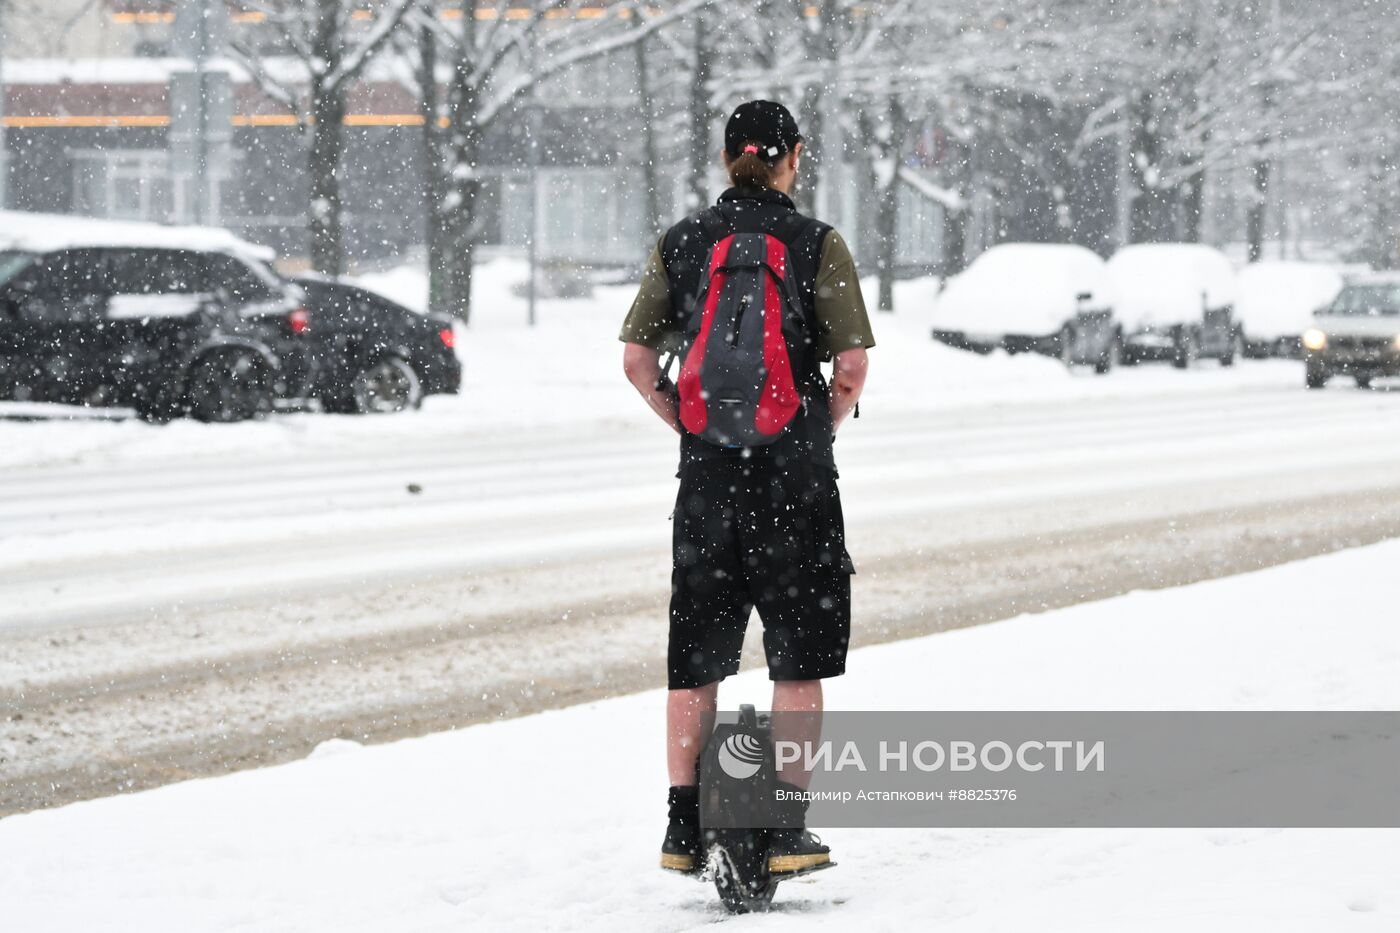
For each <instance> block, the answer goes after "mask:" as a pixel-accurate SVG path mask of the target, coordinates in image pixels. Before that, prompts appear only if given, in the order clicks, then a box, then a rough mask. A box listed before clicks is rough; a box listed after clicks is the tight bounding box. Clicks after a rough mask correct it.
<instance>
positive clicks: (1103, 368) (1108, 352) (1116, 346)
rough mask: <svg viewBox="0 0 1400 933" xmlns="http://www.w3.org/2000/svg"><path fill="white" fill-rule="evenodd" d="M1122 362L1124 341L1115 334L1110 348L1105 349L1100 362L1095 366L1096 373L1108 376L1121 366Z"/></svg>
mask: <svg viewBox="0 0 1400 933" xmlns="http://www.w3.org/2000/svg"><path fill="white" fill-rule="evenodd" d="M1122 362H1123V340H1122V338H1121V337H1119V336H1118V335H1117V334H1114V335H1113V336H1112V337H1110V338H1109V340H1108V346H1107V347H1106V348H1104V351H1103V355H1102V356H1100V357H1099V361H1098V362H1097V363H1095V364H1094V372H1096V373H1098V374H1099V375H1100V376H1106V375H1108V374H1109V373H1111V372H1113V369H1114V367H1116V366H1119V365H1121V364H1122Z"/></svg>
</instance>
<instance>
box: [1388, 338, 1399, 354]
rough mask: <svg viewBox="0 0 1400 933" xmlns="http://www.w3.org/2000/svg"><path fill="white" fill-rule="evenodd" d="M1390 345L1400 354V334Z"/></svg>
mask: <svg viewBox="0 0 1400 933" xmlns="http://www.w3.org/2000/svg"><path fill="white" fill-rule="evenodd" d="M1390 345H1391V346H1392V347H1394V348H1395V352H1396V353H1400V334H1396V335H1395V339H1394V340H1392V341H1390Z"/></svg>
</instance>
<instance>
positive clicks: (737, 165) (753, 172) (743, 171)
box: [729, 140, 782, 188]
mask: <svg viewBox="0 0 1400 933" xmlns="http://www.w3.org/2000/svg"><path fill="white" fill-rule="evenodd" d="M761 148H762V144H761V143H756V142H754V141H753V140H748V141H747V142H746V143H745V144H744V151H743V153H741V154H740V156H739V158H737V159H735V160H734V161H733V162H730V163H729V180H730V182H732V183H733V184H734V186H735V187H736V188H767V187H769V186H770V185H771V184H772V181H773V169H774V168H775V167H776V166H777V164H778V159H781V158H782V155H781V154H780V155H779V156H777V158H775V159H774V160H773V161H772V162H767V161H765V160H764V159H762V158H761V157H760V156H759V154H758V151H759V150H760V149H761Z"/></svg>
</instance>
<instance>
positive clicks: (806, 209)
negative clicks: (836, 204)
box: [792, 84, 826, 216]
mask: <svg viewBox="0 0 1400 933" xmlns="http://www.w3.org/2000/svg"><path fill="white" fill-rule="evenodd" d="M823 106H825V105H824V103H823V102H822V89H821V87H820V86H819V85H816V84H809V85H808V86H807V87H806V89H805V90H803V92H802V103H801V104H800V105H799V110H798V113H799V115H800V117H801V120H802V122H801V123H799V124H798V127H799V129H801V130H802V138H803V139H802V170H801V171H800V172H798V174H797V185H796V188H795V189H794V190H793V193H792V200H793V203H795V204H796V205H797V209H798V210H799V211H801V212H802V213H804V214H807V215H808V216H814V215H815V214H816V212H817V186H818V185H820V184H821V180H822V169H824V168H825V167H826V166H825V164H824V163H823V156H824V155H825V152H826V150H825V148H824V147H823V146H822V107H823Z"/></svg>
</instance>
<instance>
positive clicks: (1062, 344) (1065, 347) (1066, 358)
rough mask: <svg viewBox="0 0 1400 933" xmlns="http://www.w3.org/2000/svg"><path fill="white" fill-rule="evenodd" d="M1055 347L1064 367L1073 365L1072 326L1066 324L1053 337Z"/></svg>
mask: <svg viewBox="0 0 1400 933" xmlns="http://www.w3.org/2000/svg"><path fill="white" fill-rule="evenodd" d="M1055 348H1056V350H1057V351H1058V355H1059V357H1060V362H1061V363H1063V364H1064V365H1065V368H1066V369H1069V368H1070V367H1072V366H1074V328H1073V327H1071V326H1070V325H1068V324H1066V325H1065V326H1064V329H1063V330H1061V331H1060V334H1059V336H1058V337H1056V338H1055Z"/></svg>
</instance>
